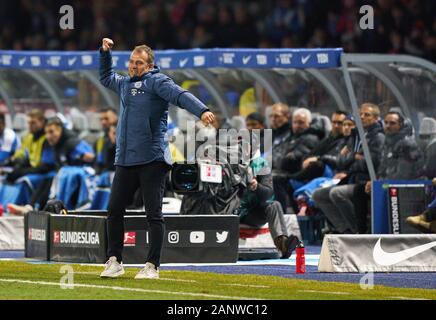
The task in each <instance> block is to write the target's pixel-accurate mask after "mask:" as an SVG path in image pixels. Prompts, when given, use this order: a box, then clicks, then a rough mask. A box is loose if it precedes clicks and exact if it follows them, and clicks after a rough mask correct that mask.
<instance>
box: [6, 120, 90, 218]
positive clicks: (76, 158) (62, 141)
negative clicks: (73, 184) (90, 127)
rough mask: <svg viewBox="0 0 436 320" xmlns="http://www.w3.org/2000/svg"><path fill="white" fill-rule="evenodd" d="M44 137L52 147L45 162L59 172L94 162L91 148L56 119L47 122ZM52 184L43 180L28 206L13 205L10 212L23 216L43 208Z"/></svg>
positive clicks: (71, 191) (51, 180) (49, 179)
mask: <svg viewBox="0 0 436 320" xmlns="http://www.w3.org/2000/svg"><path fill="white" fill-rule="evenodd" d="M45 135H46V139H47V142H48V143H49V144H50V146H51V147H52V149H50V150H48V152H49V153H51V154H48V155H47V159H50V160H51V161H49V160H48V161H47V162H49V163H53V165H54V167H55V168H56V170H60V169H62V168H63V167H65V166H82V165H85V164H91V163H92V162H93V161H94V158H95V155H94V153H93V151H92V148H91V146H90V145H88V144H87V143H86V142H85V141H83V140H80V139H78V138H77V137H75V136H74V135H73V134H72V132H71V131H70V130H68V129H65V128H64V126H63V123H62V121H61V120H60V119H58V118H57V117H55V118H51V119H49V120H48V121H47V123H46V125H45ZM52 182H53V178H47V179H45V180H44V181H43V182H42V183H40V185H39V186H38V188H37V189H36V190H35V192H34V193H33V195H32V198H31V201H30V203H29V204H27V205H25V206H17V205H13V206H11V207H10V210H11V211H13V213H14V214H19V215H23V214H26V213H27V212H29V211H31V210H33V208H34V207H35V206H36V207H38V208H43V207H44V206H45V204H46V203H47V201H48V199H49V195H50V188H51V186H52ZM64 190H65V191H66V192H68V193H70V194H71V193H73V192H74V191H75V190H71V189H68V188H64ZM63 196H64V195H63ZM8 208H9V206H8Z"/></svg>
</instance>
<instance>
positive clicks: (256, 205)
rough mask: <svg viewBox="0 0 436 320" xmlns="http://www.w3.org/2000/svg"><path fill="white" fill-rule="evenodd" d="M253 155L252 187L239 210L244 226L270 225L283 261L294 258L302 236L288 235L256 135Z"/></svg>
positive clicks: (242, 200)
mask: <svg viewBox="0 0 436 320" xmlns="http://www.w3.org/2000/svg"><path fill="white" fill-rule="evenodd" d="M251 147H252V148H253V149H254V150H253V152H252V153H251V154H252V155H253V157H252V158H251V159H250V163H249V167H248V170H249V171H251V172H249V174H248V176H249V177H250V178H251V179H250V180H249V181H248V186H247V189H246V190H245V192H244V193H243V195H242V197H241V204H240V207H239V209H238V210H237V211H236V212H237V213H238V215H239V220H240V222H241V223H243V224H247V225H249V226H253V227H261V226H263V225H264V224H265V223H267V222H268V226H269V230H270V233H271V237H272V238H273V240H274V244H275V246H276V247H277V249H278V250H279V251H280V253H281V254H282V258H283V259H287V258H289V257H290V256H291V255H292V252H293V251H294V250H295V248H296V246H297V245H298V244H299V243H300V240H299V239H298V237H296V236H294V235H288V231H287V228H286V222H285V219H284V216H283V210H282V206H281V205H280V203H279V202H278V201H274V200H273V199H274V190H273V180H272V175H271V172H268V173H267V170H265V169H266V168H267V167H268V166H269V164H268V162H267V161H266V160H265V159H264V158H263V157H262V156H261V155H260V146H259V142H258V141H257V139H256V136H252V142H251Z"/></svg>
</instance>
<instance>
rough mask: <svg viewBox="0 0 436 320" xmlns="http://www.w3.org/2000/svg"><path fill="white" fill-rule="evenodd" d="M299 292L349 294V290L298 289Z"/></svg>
mask: <svg viewBox="0 0 436 320" xmlns="http://www.w3.org/2000/svg"><path fill="white" fill-rule="evenodd" d="M297 291H298V292H309V293H325V294H338V295H348V294H350V293H348V292H335V291H317V290H297Z"/></svg>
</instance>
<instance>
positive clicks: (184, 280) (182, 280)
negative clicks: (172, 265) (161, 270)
mask: <svg viewBox="0 0 436 320" xmlns="http://www.w3.org/2000/svg"><path fill="white" fill-rule="evenodd" d="M159 280H166V281H180V282H198V281H196V280H188V279H174V278H159Z"/></svg>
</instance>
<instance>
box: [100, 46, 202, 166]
mask: <svg viewBox="0 0 436 320" xmlns="http://www.w3.org/2000/svg"><path fill="white" fill-rule="evenodd" d="M100 82H101V84H102V85H103V86H105V87H106V88H109V89H111V90H113V91H115V92H116V93H117V94H118V95H119V97H120V113H119V120H118V124H117V134H116V140H117V141H116V153H115V165H118V166H134V165H141V164H146V163H149V162H152V161H165V162H167V163H168V164H172V159H171V152H170V149H169V146H168V141H167V140H168V139H166V137H165V134H166V132H167V119H168V103H171V104H173V105H176V106H179V107H181V108H184V109H186V110H187V111H189V112H190V113H192V114H194V115H195V116H197V117H199V118H200V117H201V114H202V113H203V112H205V111H209V109H208V108H207V107H206V106H205V105H204V104H203V103H202V102H201V101H200V100H199V99H197V98H196V97H195V96H194V95H192V94H191V93H189V92H188V91H187V90H185V89H183V88H181V87H180V86H178V85H177V84H175V83H174V81H173V80H172V79H171V78H169V77H168V76H166V75H164V74H162V73H160V70H159V68H158V67H156V66H155V67H154V68H153V69H152V70H151V71H150V72H147V73H145V74H144V75H142V76H141V77H128V76H122V75H119V74H117V73H115V72H114V70H113V68H112V55H111V52H110V51H103V50H102V49H101V48H100Z"/></svg>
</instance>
